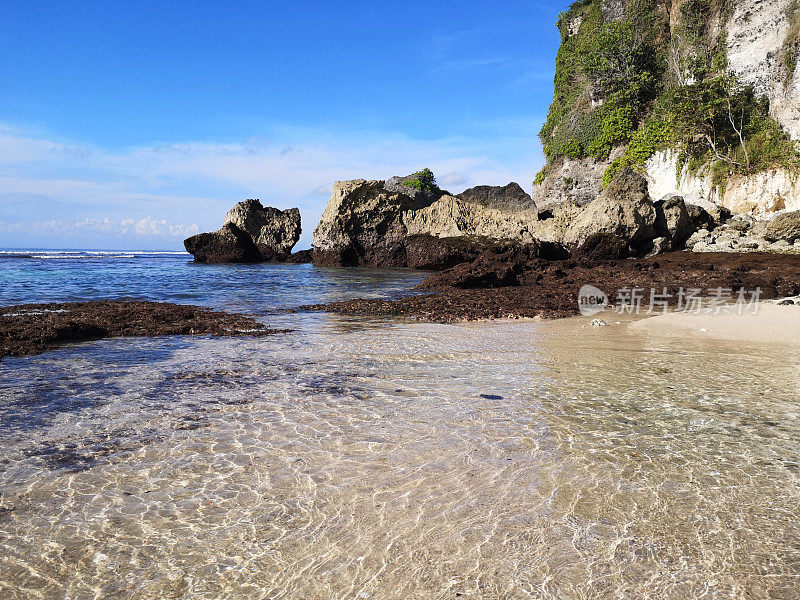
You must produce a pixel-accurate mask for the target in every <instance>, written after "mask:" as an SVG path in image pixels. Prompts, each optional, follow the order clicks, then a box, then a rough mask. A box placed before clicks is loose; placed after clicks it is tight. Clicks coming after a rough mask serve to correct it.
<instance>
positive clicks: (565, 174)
mask: <svg viewBox="0 0 800 600" xmlns="http://www.w3.org/2000/svg"><path fill="white" fill-rule="evenodd" d="M618 155H619V152H618V151H615V152H614V153H612V155H611V157H610V158H609V159H608V160H605V161H597V160H594V159H591V158H581V159H576V158H563V159H559V160H558V161H556V162H554V163H553V164H551V165H549V166H548V174H547V176H546V177H545V178H544V180H543V181H541V182H540V183H537V184H534V186H533V201H534V202H535V203H536V206H538V207H539V210H541V211H553V210H554V209H555V208H556V207H558V206H559V205H561V204H563V203H565V202H572V203H574V204H576V205H578V206H586V205H587V204H589V203H590V202H591V201H592V200H594V199H595V198H596V197H597V196H598V195H599V194H600V192H602V191H603V173H605V171H606V169H607V168H608V166H609V164H610V163H611V161H612V160H613V159H614V158H616V157H617V156H618Z"/></svg>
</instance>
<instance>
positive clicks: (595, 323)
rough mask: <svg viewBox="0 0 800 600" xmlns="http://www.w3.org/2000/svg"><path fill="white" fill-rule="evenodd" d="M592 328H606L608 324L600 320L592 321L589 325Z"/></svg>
mask: <svg viewBox="0 0 800 600" xmlns="http://www.w3.org/2000/svg"><path fill="white" fill-rule="evenodd" d="M589 325H591V326H592V327H608V323H606V322H605V321H601V320H600V319H594V320H593V321H592V322H591V323H589Z"/></svg>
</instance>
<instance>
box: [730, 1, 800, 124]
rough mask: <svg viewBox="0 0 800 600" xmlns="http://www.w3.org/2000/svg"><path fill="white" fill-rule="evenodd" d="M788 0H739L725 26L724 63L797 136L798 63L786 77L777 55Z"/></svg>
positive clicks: (799, 120)
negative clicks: (768, 102) (726, 62)
mask: <svg viewBox="0 0 800 600" xmlns="http://www.w3.org/2000/svg"><path fill="white" fill-rule="evenodd" d="M791 1H792V0H740V1H739V2H737V6H736V8H735V9H734V11H733V15H732V16H731V18H730V20H729V22H728V28H727V52H728V66H729V67H730V69H731V70H732V71H733V72H734V73H735V74H736V76H737V78H738V79H739V81H741V82H742V83H744V84H747V85H752V86H753V88H754V89H755V92H756V94H758V95H759V96H766V97H768V98H769V100H770V112H771V113H772V116H773V117H775V119H776V120H777V121H778V122H779V123H780V124H781V125H782V126H783V127H784V129H786V131H787V132H788V133H789V135H791V136H792V138H794V139H800V66H798V68H797V69H795V72H794V73H793V74H792V76H791V77H790V76H789V74H788V73H786V71H785V66H784V64H783V62H782V57H781V56H780V53H781V50H782V48H783V46H784V43H785V41H786V37H787V35H788V33H789V28H790V24H789V21H788V19H787V9H788V8H789V6H790V4H791Z"/></svg>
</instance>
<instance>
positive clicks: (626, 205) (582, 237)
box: [564, 169, 656, 250]
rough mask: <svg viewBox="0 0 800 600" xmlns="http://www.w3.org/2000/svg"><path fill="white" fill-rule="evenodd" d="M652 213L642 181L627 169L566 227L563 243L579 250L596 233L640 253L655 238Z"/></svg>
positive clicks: (645, 184) (644, 182)
mask: <svg viewBox="0 0 800 600" xmlns="http://www.w3.org/2000/svg"><path fill="white" fill-rule="evenodd" d="M655 223H656V209H655V207H654V206H653V203H652V202H651V201H650V196H649V195H648V193H647V182H646V181H645V179H644V178H643V177H642V176H641V175H639V174H638V173H636V172H634V171H633V170H631V169H628V170H626V171H624V172H623V173H621V174H620V175H619V176H618V177H617V178H616V179H615V180H614V181H613V182H612V184H611V185H610V186H608V187H607V188H606V189H605V190H603V192H602V193H601V194H600V195H599V196H598V197H597V198H596V199H595V200H593V201H592V202H590V203H589V204H588V205H587V206H586V208H584V209H583V210H582V211H581V212H580V213H578V214H577V215H576V216H575V218H574V219H573V220H572V222H571V223H570V225H569V227H568V229H567V231H566V233H565V235H564V243H565V244H567V245H569V246H581V245H582V244H583V243H584V242H585V241H586V240H587V239H589V237H591V236H592V235H595V234H598V233H605V234H611V235H614V236H616V237H618V238H621V239H623V240H625V241H626V242H628V244H629V245H630V246H632V247H633V248H635V249H637V250H640V249H642V248H644V247H645V246H647V245H648V244H649V243H650V242H652V240H653V239H654V238H655V237H656V229H655Z"/></svg>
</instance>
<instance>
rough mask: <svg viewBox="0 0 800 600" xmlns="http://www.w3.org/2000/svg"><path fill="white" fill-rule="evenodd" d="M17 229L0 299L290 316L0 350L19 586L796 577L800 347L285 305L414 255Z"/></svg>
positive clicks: (31, 589)
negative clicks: (251, 260)
mask: <svg viewBox="0 0 800 600" xmlns="http://www.w3.org/2000/svg"><path fill="white" fill-rule="evenodd" d="M15 252H16V254H15V255H14V256H12V255H11V253H8V254H7V255H5V256H3V255H0V305H8V304H15V303H22V302H44V301H65V300H78V299H80V300H85V299H91V298H115V297H136V298H147V299H152V300H163V301H172V302H184V303H192V304H200V305H204V306H210V307H214V308H224V309H227V310H236V311H239V312H244V313H248V314H251V315H255V316H256V317H257V318H258V319H260V320H263V321H264V322H265V323H267V324H269V325H280V326H281V327H289V328H291V329H292V331H291V332H290V333H286V334H281V335H277V336H272V337H267V338H255V339H212V338H207V337H171V338H152V339H112V340H103V341H99V342H92V343H87V344H81V345H75V346H68V347H65V348H62V349H59V350H57V351H54V352H49V353H47V354H43V355H41V356H35V357H26V358H15V359H4V360H3V361H2V362H0V597H2V598H4V599H5V598H73V599H77V598H214V599H217V598H303V599H305V598H320V599H323V598H324V599H327V598H342V599H344V598H386V599H390V598H457V597H464V598H498V599H499V598H631V599H634V598H636V599H638V598H659V599H660V598H700V597H703V598H798V597H800V592H799V591H798V590H800V509H799V508H798V507H800V444H799V442H798V440H800V408H798V398H799V397H800V365H799V364H798V360H797V358H796V356H795V355H794V354H791V353H789V352H781V351H780V348H776V347H775V346H759V345H756V346H747V347H743V346H741V345H738V344H733V343H714V342H710V341H702V340H700V341H697V340H695V341H692V342H690V341H688V340H684V341H682V340H675V339H669V340H667V339H658V338H654V337H648V335H647V334H645V333H641V332H636V331H632V330H629V329H628V328H626V327H625V326H624V325H620V326H611V327H606V328H593V327H590V326H588V324H587V323H586V321H584V320H580V319H570V320H566V321H560V322H552V323H537V322H531V321H528V322H514V323H511V322H495V323H478V324H460V325H431V324H418V323H402V322H395V321H392V320H388V319H354V318H343V317H337V316H333V315H326V314H321V313H303V312H299V313H298V312H288V311H287V309H292V308H294V307H297V306H299V305H302V304H308V303H315V302H325V301H332V300H339V299H346V298H351V297H357V296H370V297H393V296H396V295H398V294H401V293H404V292H405V291H407V290H408V289H410V288H411V287H413V285H414V284H415V283H417V282H418V281H420V280H421V278H422V277H424V274H423V273H419V272H414V271H404V270H393V271H372V270H348V269H320V268H316V267H313V266H310V265H254V266H204V265H195V264H192V263H190V262H189V261H188V258H189V257H188V256H187V255H185V254H181V253H175V254H140V253H126V254H118V253H116V254H114V253H112V254H89V253H74V254H70V255H69V257H67V255H66V254H65V253H42V254H37V253H35V252H27V253H25V252H19V251H15ZM23 256H30V257H29V258H25V257H23Z"/></svg>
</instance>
